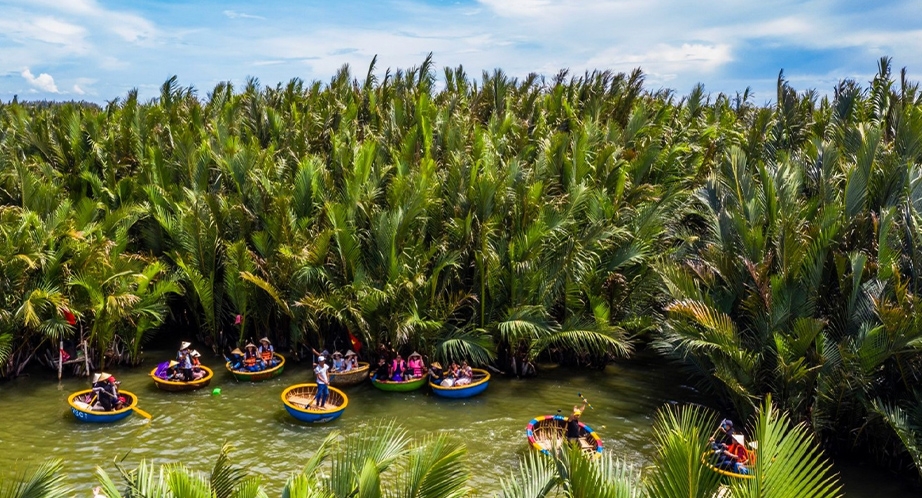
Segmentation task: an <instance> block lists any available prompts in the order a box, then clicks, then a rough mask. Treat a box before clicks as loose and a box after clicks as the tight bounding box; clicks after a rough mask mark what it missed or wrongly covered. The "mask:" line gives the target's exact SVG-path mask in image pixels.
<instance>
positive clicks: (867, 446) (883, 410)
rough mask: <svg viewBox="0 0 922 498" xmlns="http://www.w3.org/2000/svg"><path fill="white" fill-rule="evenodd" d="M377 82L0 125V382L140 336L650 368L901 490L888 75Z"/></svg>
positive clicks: (907, 126) (122, 103)
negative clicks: (666, 85)
mask: <svg viewBox="0 0 922 498" xmlns="http://www.w3.org/2000/svg"><path fill="white" fill-rule="evenodd" d="M374 66H375V65H374V62H373V63H372V65H371V67H370V68H369V70H368V72H367V74H366V75H364V76H363V77H361V78H355V77H354V76H353V75H352V74H351V73H350V72H349V70H348V68H343V70H341V71H340V72H339V73H337V75H336V76H334V77H333V78H332V80H331V81H330V82H329V83H328V84H321V83H319V82H315V83H311V84H305V83H304V82H302V81H300V80H292V81H291V82H289V83H288V84H286V85H277V86H275V87H265V88H263V87H261V86H260V85H259V83H258V82H257V81H255V80H250V81H248V82H247V84H246V85H245V86H244V87H243V88H242V89H239V91H238V90H237V89H235V88H234V87H233V86H232V85H231V84H229V83H222V84H219V85H217V86H216V87H215V88H214V89H212V90H210V91H208V92H207V94H206V95H204V96H203V95H200V94H199V93H198V92H197V91H196V90H195V89H193V88H185V87H182V86H180V85H179V84H178V81H177V79H176V78H172V79H170V80H168V81H167V82H166V83H164V85H163V87H162V88H161V91H160V96H159V98H157V99H153V100H151V101H149V102H142V101H140V100H139V99H138V96H137V93H136V92H130V93H129V94H128V95H127V96H126V97H124V98H120V99H115V100H113V101H111V102H109V103H107V104H106V105H105V106H103V107H97V106H93V105H86V104H75V103H53V104H46V105H33V104H29V103H19V102H13V103H8V104H0V232H2V236H0V360H2V361H0V364H2V367H0V374H2V375H3V376H14V375H17V374H19V373H20V372H21V371H22V369H23V368H25V366H27V365H28V364H29V363H30V362H31V361H33V359H34V358H36V356H37V355H38V356H39V357H41V356H42V355H43V353H44V352H45V351H47V350H48V349H49V348H50V349H51V350H52V351H55V352H56V351H57V346H58V341H60V340H62V339H68V340H71V341H73V342H80V341H82V340H86V341H87V342H88V344H89V345H90V346H91V347H92V350H91V351H90V354H91V355H93V351H95V352H96V353H95V355H94V356H95V357H94V358H93V360H94V362H95V364H96V365H100V364H105V363H106V362H109V363H112V362H120V363H128V364H135V363H137V362H138V361H139V358H140V355H141V352H142V347H143V345H144V343H145V341H148V340H150V339H151V338H153V337H154V336H156V335H157V334H159V335H160V336H161V337H166V338H169V339H171V340H173V341H175V342H177V343H178V342H179V340H181V339H186V338H189V337H190V336H196V337H197V338H198V339H199V340H201V341H203V342H204V343H206V344H209V345H211V346H212V347H213V348H214V350H215V351H216V352H222V351H226V348H228V347H232V346H235V345H239V344H240V342H242V341H244V340H247V339H251V338H259V337H262V336H268V337H270V338H272V339H273V340H274V341H275V342H276V343H277V344H278V345H279V346H280V347H282V348H288V349H291V350H294V351H296V352H297V351H298V350H299V349H301V348H302V347H307V346H312V347H322V346H324V345H326V344H329V345H332V346H333V347H338V348H341V349H345V348H347V347H348V345H349V339H348V338H349V334H352V335H354V336H355V337H356V338H358V339H359V340H360V341H361V342H362V343H364V344H366V345H371V347H369V348H368V349H372V347H373V346H374V345H375V344H378V343H385V344H390V345H391V346H393V347H397V348H404V349H407V350H420V351H423V352H426V353H427V354H429V355H430V356H431V357H432V358H433V359H446V358H448V357H461V356H464V357H468V358H470V359H472V360H474V361H475V362H477V363H492V364H493V365H494V366H495V367H497V368H498V369H500V370H505V371H513V370H514V369H515V370H517V369H518V368H519V367H518V365H521V364H522V362H523V361H528V360H529V359H532V358H535V357H538V356H541V355H544V356H545V358H547V359H550V360H553V361H561V362H568V363H573V364H582V365H592V366H602V365H604V364H605V363H606V362H607V361H610V360H611V359H612V358H615V357H623V356H626V355H629V354H630V353H631V351H632V349H633V348H636V347H644V346H647V345H651V346H653V347H655V348H656V349H657V350H658V351H659V352H661V353H662V354H663V356H664V357H666V359H668V360H669V361H675V362H678V363H680V364H681V365H682V366H684V367H686V368H688V369H690V370H691V371H693V372H694V373H695V378H696V379H698V380H699V381H700V382H701V385H702V386H703V387H704V388H705V389H707V390H708V391H709V392H710V393H711V394H713V395H714V396H715V399H716V400H718V403H722V404H723V405H724V406H726V407H727V410H728V411H732V412H734V413H735V414H736V415H737V416H738V417H740V418H746V417H748V416H749V415H751V414H752V413H754V412H755V410H756V407H758V406H759V405H760V400H761V399H762V397H763V396H764V395H765V394H766V393H773V395H774V400H775V401H776V402H777V403H778V405H779V407H781V408H782V409H784V410H785V411H787V412H789V413H790V414H791V416H792V417H793V418H794V419H795V420H797V421H804V422H806V423H808V424H809V427H810V430H812V431H814V432H815V434H816V435H817V437H818V439H819V440H820V441H821V443H822V444H823V445H824V447H825V448H827V449H829V450H831V451H836V452H839V451H853V449H854V448H859V451H860V452H862V453H864V454H869V455H872V456H873V457H874V458H875V459H876V460H877V461H878V462H879V463H882V464H884V463H885V464H886V465H889V466H891V467H893V466H899V465H902V464H901V462H904V461H905V462H908V459H907V454H908V455H913V457H914V459H915V462H916V463H917V467H918V468H920V469H922V466H919V465H918V464H919V463H920V462H922V436H920V431H919V428H920V427H922V415H920V413H919V410H918V409H917V407H919V406H922V398H920V397H922V395H920V394H919V393H918V392H917V390H916V388H915V385H916V383H917V382H918V379H919V377H920V376H922V354H920V347H922V313H919V312H918V309H919V305H920V297H919V296H920V295H919V290H920V287H922V276H920V273H919V268H920V267H922V266H920V265H922V249H920V247H922V230H920V222H922V93H920V92H919V87H918V84H916V83H913V82H911V81H910V80H909V79H908V77H907V75H906V72H905V71H904V72H902V73H901V74H900V75H898V76H897V75H894V74H893V73H892V71H891V65H890V61H889V60H888V59H883V60H881V61H880V62H879V65H878V72H877V75H876V76H875V77H874V79H873V81H871V82H870V83H869V85H868V86H866V87H865V86H862V85H861V84H859V83H858V82H855V81H849V80H846V81H842V82H841V83H840V84H838V85H837V86H836V88H835V89H834V92H833V94H832V95H830V96H820V95H819V94H817V93H816V92H815V91H805V92H798V91H796V90H795V89H794V88H793V87H792V86H791V85H790V84H789V83H788V82H787V81H786V80H785V79H784V78H783V76H781V75H779V78H778V84H777V95H775V96H772V97H773V99H774V102H773V103H771V104H767V105H757V104H755V103H754V102H753V98H752V96H751V95H750V94H749V92H748V91H746V92H743V93H739V94H736V95H723V94H719V95H710V94H708V93H707V92H706V91H705V89H704V87H703V86H697V87H695V88H694V89H692V91H691V92H690V93H689V94H688V95H686V96H683V97H679V96H677V95H675V94H674V93H672V92H671V91H666V90H661V91H649V90H645V89H644V87H643V75H642V73H641V72H639V71H635V72H634V73H631V74H613V73H609V72H592V73H587V74H584V75H577V76H570V75H569V74H567V73H566V72H561V73H560V74H558V75H557V76H556V77H554V78H550V79H548V80H545V79H543V78H540V77H537V76H533V75H532V76H529V77H526V78H524V79H514V78H510V77H509V76H507V75H505V74H504V73H503V72H502V71H499V70H497V71H494V72H492V73H485V74H484V75H483V76H482V77H481V78H480V79H473V78H470V77H469V76H468V75H467V74H465V72H464V70H463V69H462V68H453V69H446V70H445V71H444V73H443V74H442V76H441V85H440V86H438V87H437V85H436V79H437V78H436V73H435V71H434V66H433V63H432V61H431V59H428V58H427V59H426V60H425V61H424V62H423V64H422V65H421V66H419V67H417V68H412V69H409V70H403V71H396V72H394V73H390V72H388V73H386V75H385V76H384V77H383V78H380V79H379V78H377V77H376V76H375V67H374ZM238 315H239V316H240V318H241V320H240V323H239V325H238V324H235V318H236V317H237V316H238ZM368 349H366V353H365V354H367V351H368ZM52 356H56V355H52ZM513 365H516V367H513ZM666 365H667V364H666V360H664V368H667V366H666ZM669 367H670V368H671V366H669Z"/></svg>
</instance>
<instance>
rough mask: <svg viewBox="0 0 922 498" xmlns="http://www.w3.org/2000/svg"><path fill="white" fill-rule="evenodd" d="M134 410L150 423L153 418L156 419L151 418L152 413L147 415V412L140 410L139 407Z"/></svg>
mask: <svg viewBox="0 0 922 498" xmlns="http://www.w3.org/2000/svg"><path fill="white" fill-rule="evenodd" d="M132 410H134V412H135V413H137V414H138V415H140V416H142V417H144V418H146V419H147V420H148V421H150V420H151V419H152V418H154V417H151V416H150V413H147V412H146V411H144V410H142V409H140V408H138V407H137V406H136V407H134V408H132Z"/></svg>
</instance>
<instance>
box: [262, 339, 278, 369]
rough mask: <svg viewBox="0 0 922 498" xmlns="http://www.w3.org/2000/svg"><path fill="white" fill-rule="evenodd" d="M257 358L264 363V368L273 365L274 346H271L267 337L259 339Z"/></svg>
mask: <svg viewBox="0 0 922 498" xmlns="http://www.w3.org/2000/svg"><path fill="white" fill-rule="evenodd" d="M259 358H260V359H261V360H262V362H263V363H264V367H265V368H271V367H274V366H275V363H276V361H275V348H274V347H272V343H271V342H269V338H268V337H263V338H262V339H260V340H259Z"/></svg>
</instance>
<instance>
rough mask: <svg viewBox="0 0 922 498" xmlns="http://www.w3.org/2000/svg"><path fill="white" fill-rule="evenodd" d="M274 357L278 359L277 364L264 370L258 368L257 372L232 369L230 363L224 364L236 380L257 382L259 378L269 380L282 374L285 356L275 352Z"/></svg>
mask: <svg viewBox="0 0 922 498" xmlns="http://www.w3.org/2000/svg"><path fill="white" fill-rule="evenodd" d="M275 358H276V359H278V360H279V362H278V364H277V365H275V366H274V367H272V368H267V369H265V370H260V371H258V372H248V371H246V370H234V369H232V368H231V363H230V362H227V363H226V364H225V365H224V366H225V368H227V371H228V372H230V373H231V374H233V376H234V378H235V379H237V380H246V381H250V382H259V381H261V380H269V379H272V378H274V377H278V376H279V375H282V371H283V370H285V357H284V356H282V355H280V354H278V353H275Z"/></svg>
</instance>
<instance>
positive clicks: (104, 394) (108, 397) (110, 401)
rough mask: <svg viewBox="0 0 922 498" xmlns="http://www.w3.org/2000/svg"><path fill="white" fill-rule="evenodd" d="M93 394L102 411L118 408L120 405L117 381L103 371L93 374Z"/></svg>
mask: <svg viewBox="0 0 922 498" xmlns="http://www.w3.org/2000/svg"><path fill="white" fill-rule="evenodd" d="M93 394H94V395H95V396H96V400H97V401H99V406H100V407H101V408H102V410H104V411H107V412H108V411H112V410H118V409H119V408H120V407H121V403H120V400H119V396H118V383H117V382H116V381H115V378H114V377H112V376H111V375H109V374H107V373H105V372H101V373H97V374H96V375H94V376H93ZM94 409H95V408H94Z"/></svg>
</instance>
